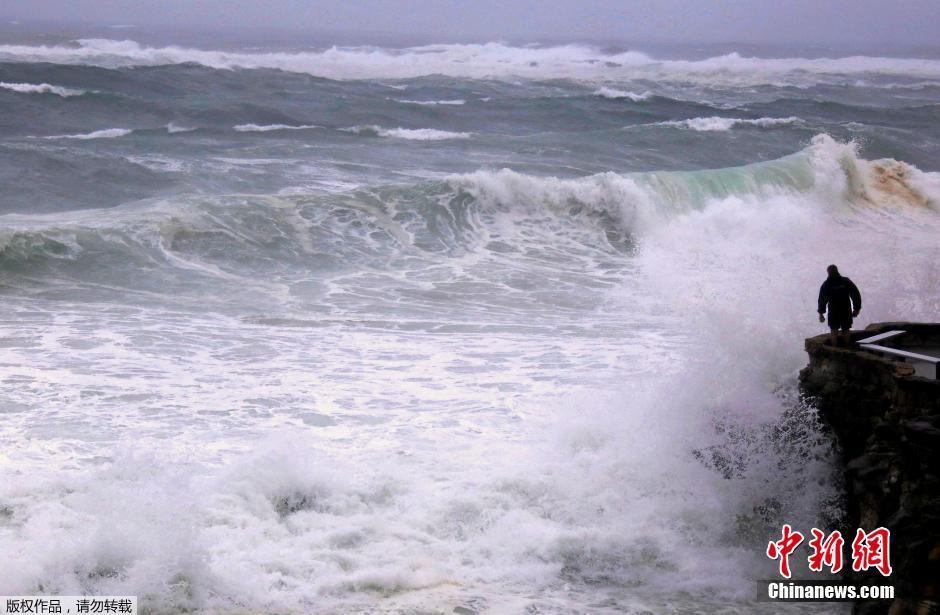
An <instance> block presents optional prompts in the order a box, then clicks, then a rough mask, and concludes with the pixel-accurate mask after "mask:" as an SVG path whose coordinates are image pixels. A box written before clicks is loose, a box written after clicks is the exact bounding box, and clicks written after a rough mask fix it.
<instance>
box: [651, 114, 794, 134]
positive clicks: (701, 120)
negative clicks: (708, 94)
mask: <svg viewBox="0 0 940 615" xmlns="http://www.w3.org/2000/svg"><path fill="white" fill-rule="evenodd" d="M801 123H802V120H801V119H800V118H798V117H761V118H757V119H741V118H735V117H693V118H690V119H687V120H673V121H669V122H657V123H656V124H655V125H656V126H675V127H677V128H686V129H688V130H695V131H699V132H717V131H725V130H731V129H732V128H735V127H736V126H753V127H757V128H779V127H781V126H793V125H797V124H801Z"/></svg>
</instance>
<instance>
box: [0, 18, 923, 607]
mask: <svg viewBox="0 0 940 615" xmlns="http://www.w3.org/2000/svg"><path fill="white" fill-rule="evenodd" d="M938 171H940V54H936V53H930V52H924V51H923V50H921V51H919V52H916V53H914V52H912V53H908V54H898V53H895V54H885V53H883V54H880V55H879V54H877V53H865V52H864V51H857V50H854V51H839V50H812V52H809V51H806V50H802V51H801V50H779V49H761V48H753V47H752V48H746V49H745V48H741V49H733V48H732V49H712V48H701V49H696V48H682V49H673V50H668V49H666V50H664V49H654V50H644V49H643V48H642V47H631V46H624V47H622V48H600V47H595V46H589V45H579V44H570V45H556V46H535V45H512V44H509V43H497V42H489V43H483V44H469V43H463V44H434V45H420V46H411V47H390V46H385V47H378V46H368V45H345V46H330V45H328V44H322V45H314V44H310V43H309V42H304V41H302V40H300V39H298V40H297V41H294V40H291V41H289V42H284V41H278V40H270V41H267V42H258V41H251V42H242V43H239V42H238V41H231V40H226V41H224V42H223V41H216V40H214V39H213V38H211V37H203V38H202V39H198V40H197V39H193V40H189V39H187V40H185V41H182V42H181V41H179V40H172V39H168V38H162V39H161V38H160V36H158V35H157V34H153V33H147V32H144V31H142V30H140V29H134V28H120V29H118V28H115V29H103V30H101V31H95V32H85V33H83V32H61V31H57V33H55V34H48V33H43V32H41V31H38V30H30V31H27V30H24V29H23V27H21V26H18V25H16V24H9V25H5V26H3V27H2V28H0V214H2V215H0V305H2V306H3V310H2V314H0V594H34V593H41V594H63V595H77V594H99V595H100V594H135V595H138V596H139V597H140V602H141V604H142V606H143V607H144V610H145V611H146V612H153V613H173V612H181V611H195V612H205V611H212V612H222V613H257V612H280V613H294V612H298V613H299V612H304V613H331V612H363V613H366V612H368V613H386V612H388V613H416V614H417V613H450V612H454V608H456V607H461V608H463V609H466V610H463V611H458V612H461V613H470V612H478V613H523V612H525V613H581V612H591V613H608V612H610V613H614V612H623V613H641V612H652V613H714V612H722V613H741V614H745V613H760V612H766V613H774V612H780V611H781V609H780V608H779V606H780V605H772V604H767V603H756V602H754V600H755V597H756V593H757V586H756V584H755V583H754V581H755V580H758V579H767V578H772V577H773V575H774V574H775V570H776V568H775V564H774V562H771V561H770V560H768V559H767V558H766V556H765V555H764V550H765V548H766V545H767V541H768V539H769V538H772V537H774V535H775V534H779V528H780V526H781V524H783V523H790V524H791V525H793V526H794V527H795V528H798V529H801V530H802V531H804V532H806V531H808V529H809V528H810V527H812V526H817V527H823V528H833V527H834V523H835V521H834V520H835V519H837V518H838V516H839V514H840V512H841V499H840V498H841V486H840V484H839V482H838V471H837V467H836V462H835V458H834V455H833V451H832V443H831V442H830V441H829V439H828V437H827V436H826V435H825V434H824V433H822V432H821V431H820V430H819V428H818V426H817V425H816V423H815V421H814V418H813V412H812V409H811V408H805V407H803V406H801V405H800V403H799V402H798V400H797V397H796V392H795V383H796V372H797V371H798V370H799V368H800V367H802V366H803V365H804V363H805V355H804V353H803V349H802V341H803V338H804V337H806V336H809V335H814V334H817V333H820V332H822V331H823V330H824V328H823V327H824V326H823V325H820V324H819V323H818V322H817V319H816V314H815V308H816V306H815V299H816V292H817V290H818V287H819V284H820V283H821V282H822V279H823V278H824V276H825V268H826V265H828V264H830V263H831V262H834V263H836V264H838V265H839V266H840V269H841V270H842V272H843V273H844V274H846V275H848V276H850V277H851V278H852V279H853V280H854V281H855V282H856V283H857V284H858V285H859V287H860V288H861V290H862V293H863V296H864V309H863V311H862V314H861V317H860V318H859V319H858V321H857V325H858V326H862V327H863V326H865V325H866V324H867V323H869V322H873V321H881V320H902V319H903V320H936V319H937V314H938V311H940V240H938V237H940V211H938V208H940V173H938ZM797 607H798V608H797V610H800V609H802V610H803V611H804V612H805V610H806V605H802V606H801V605H797ZM794 612H796V610H794ZM817 612H845V609H843V608H840V607H838V606H837V605H820V606H819V608H818V609H817Z"/></svg>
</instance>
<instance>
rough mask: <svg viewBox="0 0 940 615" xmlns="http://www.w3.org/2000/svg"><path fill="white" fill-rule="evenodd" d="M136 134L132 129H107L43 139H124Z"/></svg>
mask: <svg viewBox="0 0 940 615" xmlns="http://www.w3.org/2000/svg"><path fill="white" fill-rule="evenodd" d="M132 132H134V131H133V130H132V129H130V128H105V129H104V130H96V131H94V132H89V133H83V134H77V135H55V136H51V137H43V138H45V139H116V138H117V137H123V136H126V135H129V134H131V133H132Z"/></svg>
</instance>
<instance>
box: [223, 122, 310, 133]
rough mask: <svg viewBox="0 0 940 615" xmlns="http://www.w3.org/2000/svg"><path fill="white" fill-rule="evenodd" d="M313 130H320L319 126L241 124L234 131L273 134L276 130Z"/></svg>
mask: <svg viewBox="0 0 940 615" xmlns="http://www.w3.org/2000/svg"><path fill="white" fill-rule="evenodd" d="M312 128H319V126H314V125H312V124H301V125H299V126H293V125H289V124H263V125H258V124H239V125H238V126H235V127H234V128H233V130H236V131H237V132H271V131H274V130H310V129H312Z"/></svg>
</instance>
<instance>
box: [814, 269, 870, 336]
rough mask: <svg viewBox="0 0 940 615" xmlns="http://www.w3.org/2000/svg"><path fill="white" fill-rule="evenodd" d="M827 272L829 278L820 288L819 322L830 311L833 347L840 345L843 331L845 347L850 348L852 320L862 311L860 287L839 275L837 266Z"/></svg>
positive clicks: (830, 330)
mask: <svg viewBox="0 0 940 615" xmlns="http://www.w3.org/2000/svg"><path fill="white" fill-rule="evenodd" d="M826 271H827V272H828V274H829V277H828V278H826V281H825V282H823V283H822V286H820V287H819V301H818V304H819V309H818V311H819V322H823V321H824V320H825V317H824V315H825V313H826V311H827V309H828V311H829V332H830V333H829V334H830V341H831V343H832V345H833V346H838V345H839V337H840V335H839V332H840V331H841V334H842V337H843V338H844V339H845V345H846V346H848V345H849V342H850V338H849V330H850V329H851V328H852V319H853V318H855V317H856V316H858V313H859V312H860V311H861V309H862V294H861V293H860V292H858V287H857V286H855V284H854V283H853V282H852V280H850V279H848V278H847V277H845V276H844V275H840V274H839V268H838V267H836V266H835V265H829V267H827V268H826Z"/></svg>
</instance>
